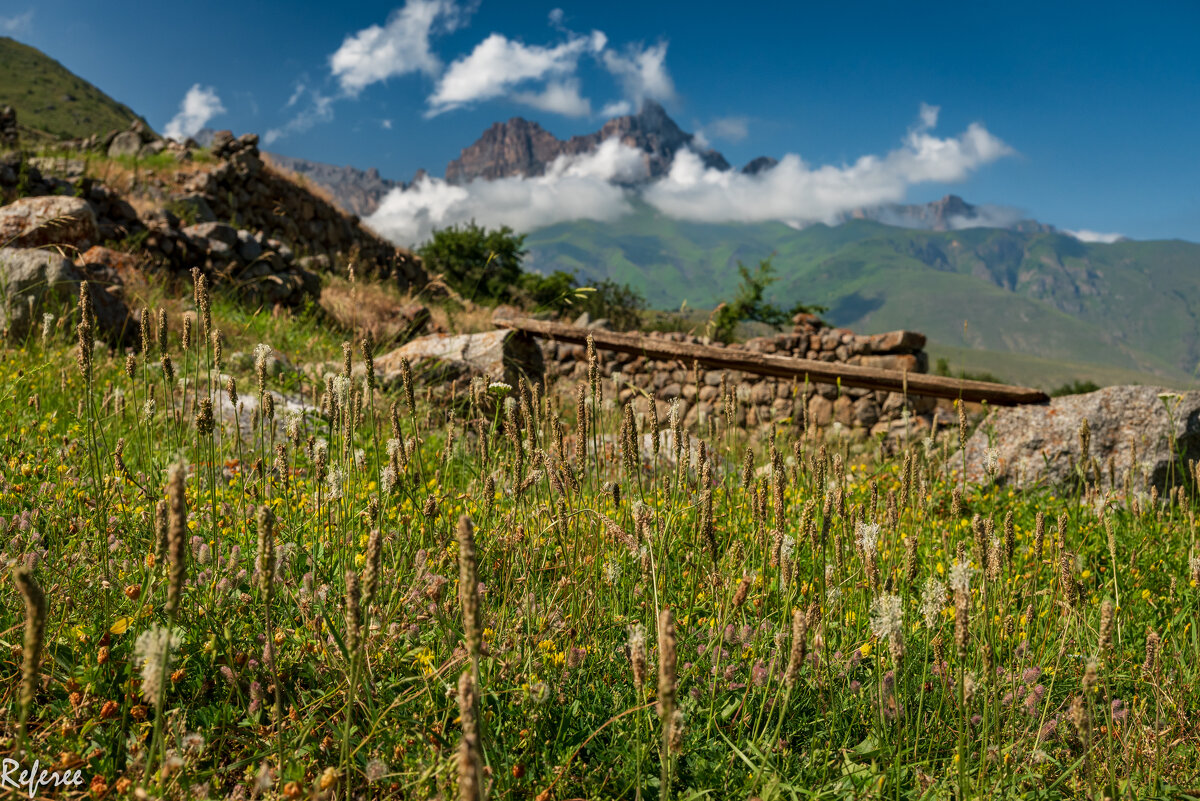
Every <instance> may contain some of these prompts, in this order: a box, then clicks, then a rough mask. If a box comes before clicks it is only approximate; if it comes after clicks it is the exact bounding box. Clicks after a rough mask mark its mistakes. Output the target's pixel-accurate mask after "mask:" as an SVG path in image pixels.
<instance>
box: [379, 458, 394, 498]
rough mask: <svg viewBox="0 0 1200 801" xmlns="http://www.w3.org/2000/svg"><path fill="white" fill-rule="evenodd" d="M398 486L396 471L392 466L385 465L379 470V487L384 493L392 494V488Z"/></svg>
mask: <svg viewBox="0 0 1200 801" xmlns="http://www.w3.org/2000/svg"><path fill="white" fill-rule="evenodd" d="M395 486H396V471H395V470H394V469H392V466H391V465H390V464H389V465H384V466H383V467H382V468H380V470H379V489H380V490H382V491H383V494H384V495H389V494H391V491H392V488H393V487H395Z"/></svg>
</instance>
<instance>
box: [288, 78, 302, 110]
mask: <svg viewBox="0 0 1200 801" xmlns="http://www.w3.org/2000/svg"><path fill="white" fill-rule="evenodd" d="M307 91H308V86H307V85H305V83H304V82H303V81H298V82H297V83H296V88H295V89H293V90H292V94H291V96H289V97H288V100H287V102H286V103H284V104H283V107H284V108H291V107H292V106H294V105H296V104H297V103H299V102H300V98H302V97H304V93H305V92H307Z"/></svg>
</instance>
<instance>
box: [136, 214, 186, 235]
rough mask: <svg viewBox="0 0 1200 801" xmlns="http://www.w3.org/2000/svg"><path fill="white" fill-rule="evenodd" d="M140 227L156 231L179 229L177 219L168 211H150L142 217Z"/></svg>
mask: <svg viewBox="0 0 1200 801" xmlns="http://www.w3.org/2000/svg"><path fill="white" fill-rule="evenodd" d="M142 225H144V226H146V227H147V228H150V229H152V230H157V231H170V230H172V229H175V228H178V227H179V218H178V217H176V216H175V213H174V212H172V211H171V210H170V209H150V210H149V211H148V212H146V213H145V214H143V215H142Z"/></svg>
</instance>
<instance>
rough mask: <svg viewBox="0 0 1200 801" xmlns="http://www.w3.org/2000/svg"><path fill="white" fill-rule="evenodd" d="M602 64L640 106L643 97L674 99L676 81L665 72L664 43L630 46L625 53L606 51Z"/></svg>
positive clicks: (667, 100)
mask: <svg viewBox="0 0 1200 801" xmlns="http://www.w3.org/2000/svg"><path fill="white" fill-rule="evenodd" d="M602 60H603V62H604V66H605V67H606V68H607V69H608V71H609V72H611V73H612V74H613V75H614V76H616V78H617V80H619V81H620V82H621V85H622V87H624V89H625V96H626V97H627V98H628V99H629V100H630V101H632V102H633V105H634V107H640V106H641V105H642V101H643V100H645V99H646V98H650V99H653V100H661V101H662V102H664V103H669V102H671V101H673V100H674V99H675V82H674V81H672V80H671V76H670V74H669V73H668V72H667V64H666V60H667V43H666V42H659V43H658V44H656V45H653V46H651V47H641V46H638V45H630V46H629V47H627V48H626V49H625V54H624V55H622V54H619V53H616V52H614V51H612V50H605V51H604V53H603V54H602Z"/></svg>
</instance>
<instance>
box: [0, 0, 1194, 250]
mask: <svg viewBox="0 0 1200 801" xmlns="http://www.w3.org/2000/svg"><path fill="white" fill-rule="evenodd" d="M833 6H834V4H815V3H813V4H807V5H801V4H783V3H781V4H778V5H776V6H770V5H768V4H750V3H748V4H739V5H736V6H733V7H731V6H729V5H727V4H715V3H703V2H691V3H687V4H666V3H645V2H620V1H617V2H608V3H604V4H597V3H569V2H559V1H557V0H550V2H546V3H543V4H539V3H530V2H523V3H520V4H514V3H500V2H496V0H480V2H478V3H476V4H474V5H473V6H472V5H471V4H470V3H468V2H455V0H407V5H406V3H405V2H391V3H343V4H330V3H303V2H298V3H287V4H284V3H275V4H270V3H254V4H248V3H230V2H223V1H222V0H215V1H214V2H210V3H208V4H205V5H204V6H203V7H200V6H195V5H192V4H174V3H164V4H159V5H157V6H155V7H154V10H153V13H150V12H148V11H147V10H146V7H145V6H144V4H139V3H133V2H120V1H114V2H108V3H104V4H98V3H81V2H62V1H61V0H37V1H36V2H28V3H24V4H23V3H22V0H15V1H14V0H3V2H0V33H7V34H9V35H12V36H14V37H15V38H17V39H19V40H21V41H25V42H28V43H30V44H32V45H34V46H36V47H38V48H40V49H42V50H43V51H45V52H47V53H48V54H50V55H51V56H53V57H54V58H56V59H58V60H59V61H61V62H62V63H63V64H64V65H65V66H67V67H68V68H69V69H71V70H73V71H75V72H77V73H78V74H80V75H82V76H83V77H85V78H87V79H88V80H90V81H92V82H93V83H95V84H96V85H98V86H99V87H100V88H101V89H103V90H104V91H106V92H108V93H109V94H110V95H112V96H113V97H115V98H117V99H118V100H120V101H122V102H124V103H127V104H128V105H130V106H131V107H132V108H134V109H135V110H137V111H138V112H140V113H141V114H143V115H144V116H145V117H146V118H147V119H148V120H149V121H150V123H151V124H152V125H153V126H154V127H155V128H157V129H158V130H160V131H161V130H164V129H166V127H167V126H168V123H169V121H170V120H172V118H173V117H175V116H176V114H177V112H179V110H180V104H181V102H182V101H183V99H184V97H185V95H186V94H187V93H188V92H189V89H191V88H192V87H194V86H196V85H199V87H200V89H201V90H205V91H206V90H210V89H211V94H205V92H202V93H201V94H200V95H196V96H194V97H193V100H194V101H197V100H199V101H203V100H204V98H205V97H207V98H208V99H209V103H208V104H207V105H208V107H209V109H210V110H211V109H212V108H215V107H216V106H217V103H214V102H212V101H213V100H214V99H215V100H218V101H219V107H220V108H222V109H223V111H222V112H221V113H218V114H215V115H214V116H212V118H211V119H210V120H208V122H207V124H208V125H210V126H211V127H228V128H232V129H233V130H234V131H235V132H242V131H255V132H258V133H260V134H264V135H265V134H266V132H268V131H271V130H275V131H278V132H279V134H278V135H277V137H276V138H274V139H273V141H272V142H271V144H270V146H269V149H272V150H275V151H278V152H281V153H285V154H288V155H294V156H300V157H304V158H310V159H314V160H320V161H326V162H332V163H335V164H354V165H356V166H360V167H369V166H376V167H378V168H379V169H380V171H381V172H382V173H383V174H384V175H386V176H389V177H394V178H400V179H409V178H411V176H412V174H413V173H414V172H415V171H416V170H417V169H418V168H422V167H424V168H426V169H428V170H429V171H430V172H431V173H433V174H434V175H440V174H441V173H442V171H443V170H444V169H445V165H446V162H447V161H448V160H450V159H451V158H454V157H455V156H457V155H458V152H459V150H460V149H461V148H462V147H464V146H466V145H468V144H470V143H471V142H472V141H474V139H475V138H476V137H477V136H478V135H479V133H480V132H481V131H482V130H483V129H484V128H486V127H487V126H488V125H489V124H491V123H492V122H494V121H496V120H502V119H507V118H509V117H511V116H515V115H520V116H524V117H527V118H529V119H534V120H537V121H538V122H540V123H541V124H542V125H543V126H544V127H546V128H547V129H549V130H550V131H552V132H553V133H555V134H556V135H558V136H560V137H565V136H569V135H571V134H576V133H583V132H588V131H592V130H595V129H596V128H597V127H598V126H599V124H600V123H601V122H602V121H603V119H604V116H603V113H602V112H603V110H604V109H605V107H611V106H612V105H613V104H620V103H631V104H632V103H637V102H638V100H639V98H640V97H642V96H650V97H658V98H660V99H662V100H663V102H664V105H666V107H667V108H668V111H669V112H670V113H671V114H672V116H673V117H674V118H675V119H676V120H677V121H678V122H679V123H680V124H681V125H682V126H683V127H684V128H685V129H686V130H699V131H702V132H703V133H704V135H705V136H706V138H707V139H708V140H709V141H710V142H711V144H712V146H713V147H715V148H717V149H719V150H720V151H721V152H722V153H724V154H725V156H726V157H727V158H728V159H729V161H730V162H731V163H733V164H735V165H739V166H740V165H741V164H743V163H745V162H746V161H749V160H750V159H751V158H754V157H755V156H759V155H764V154H765V155H771V156H775V157H780V156H783V155H784V154H787V153H791V154H796V155H797V156H798V157H799V158H800V159H802V164H803V167H802V169H803V170H806V171H808V170H815V169H819V168H820V167H822V166H826V165H827V166H829V167H830V168H832V169H842V168H844V167H845V166H846V165H850V164H854V163H856V162H857V161H858V160H859V159H861V158H862V157H864V156H874V157H877V158H878V159H883V160H886V159H887V156H888V154H889V153H893V152H896V151H898V150H903V148H904V143H905V141H906V137H907V136H909V135H910V133H911V132H912V131H913V130H914V129H927V130H928V131H929V132H930V136H931V137H932V138H931V139H930V141H931V142H932V145H931V146H940V145H941V144H943V143H945V142H951V143H953V142H955V141H961V140H960V139H958V138H959V137H961V136H963V135H964V132H965V131H967V129H968V126H970V125H971V124H972V123H975V124H977V125H978V126H980V127H981V129H982V130H984V131H986V133H987V135H988V136H989V137H991V138H992V139H993V140H994V141H995V142H999V143H1002V144H1003V145H1004V146H1005V147H1004V149H1003V151H1002V152H1000V151H993V152H992V153H991V155H988V156H985V157H980V158H976V159H974V160H973V161H969V163H965V164H963V165H960V166H962V169H960V170H957V171H955V170H950V171H949V172H947V173H945V175H949V177H950V178H951V180H945V181H943V180H937V179H936V177H935V178H934V180H923V179H920V178H914V177H913V176H912V174H911V173H905V176H904V177H902V178H901V179H899V180H900V188H899V189H898V190H896V189H894V188H893V189H890V190H889V191H892V192H893V194H894V191H900V192H902V193H903V196H904V197H905V198H906V199H908V200H910V201H924V200H928V199H932V198H935V197H938V196H940V195H942V194H944V193H946V192H947V191H953V192H956V193H958V194H961V195H963V196H964V197H966V198H967V199H968V200H970V201H972V202H976V203H989V204H997V205H999V206H1006V207H1014V208H1017V209H1020V210H1022V211H1023V212H1025V213H1027V214H1029V215H1030V216H1034V217H1036V218H1038V219H1040V220H1043V221H1046V222H1051V223H1054V224H1056V225H1058V226H1060V227H1063V228H1067V229H1074V230H1089V231H1097V232H1119V233H1122V234H1125V235H1128V236H1132V237H1135V238H1171V237H1180V238H1185V239H1190V240H1194V241H1200V159H1198V158H1197V152H1196V149H1197V143H1198V142H1200V90H1198V88H1200V55H1198V53H1200V47H1197V46H1196V41H1195V38H1196V34H1197V31H1200V6H1198V5H1197V4H1195V3H1194V2H1190V3H1183V2H1180V3H1157V4H1140V5H1135V4H1129V3H1120V4H1107V3H1088V4H1083V3H1078V4H1076V3H1056V4H1044V3H1039V4H1032V3H1031V4H1019V3H1004V4H999V3H988V4H982V3H980V4H971V3H960V4H956V5H955V6H953V7H940V8H938V7H935V5H934V4H923V5H917V4H900V3H878V4H865V3H864V4H858V5H857V6H856V7H854V8H848V7H843V6H842V5H841V4H839V7H837V8H834V7H833ZM556 8H557V9H560V10H561V11H560V13H555V14H553V15H552V13H551V12H552V11H553V10H554V9H556ZM422 14H424V15H426V16H427V17H429V18H431V19H432V24H430V25H427V26H425V27H424V28H422V26H421V25H420V24H419V23H420V18H421V15H422ZM405 15H408V16H407V17H405ZM401 18H404V19H408V20H409V22H410V23H412V24H409V23H403V20H401ZM397 20H401V22H397ZM389 21H391V22H392V24H390V25H389ZM372 26H378V28H377V29H374V30H373V29H372ZM414 30H415V31H416V34H413V33H412V31H414ZM423 30H424V31H425V33H426V34H427V35H421V33H422V31H423ZM397 31H399V34H397ZM596 31H598V32H601V33H602V36H598V35H597V34H596V33H594V32H596ZM489 48H490V50H489ZM501 51H502V52H501ZM489 52H490V53H492V54H493V55H495V54H496V53H499V55H498V56H496V57H495V58H493V59H491V60H489V59H488V58H487V56H488V54H489ZM335 53H336V54H339V58H338V59H333V56H334V54H335ZM473 55H474V56H475V57H476V58H474V59H473V60H472V58H471V57H472V56H473ZM522 66H523V67H524V68H525V72H524V73H523V74H527V75H531V76H533V77H529V78H526V79H525V80H523V81H509V82H505V81H504V80H502V78H504V77H505V76H504V75H501V74H500V73H502V72H506V71H507V73H506V74H507V77H510V78H513V77H516V76H517V74H518V73H519V72H520V70H519V69H518V68H519V67H522ZM639 67H640V69H639ZM335 68H336V69H337V74H335ZM289 100H294V102H292V104H291V105H289ZM923 104H929V105H931V106H936V107H938V108H939V109H940V113H939V114H938V115H936V126H935V127H930V126H928V125H924V126H923V124H922V122H921V119H922V117H921V109H922V107H923ZM194 106H195V107H196V108H197V109H198V110H203V107H204V106H205V103H203V102H199V103H198V105H195V104H194ZM535 106H542V108H537V107H535ZM554 109H557V110H554ZM435 112H436V113H435ZM200 116H204V115H202V114H201V115H200ZM306 118H307V119H308V120H309V121H311V122H312V124H311V125H310V126H306V125H305V124H303V121H304V120H305V119H306ZM195 119H198V118H193V120H192V121H193V122H194V121H195ZM298 119H299V120H300V122H297V120H298ZM185 122H186V121H185ZM926 122H928V120H927V121H926ZM289 125H290V127H289ZM185 127H186V126H185ZM935 172H936V171H935ZM804 174H805V175H809V173H808V172H805V173H804ZM938 175H941V173H938ZM840 177H842V173H839V178H840ZM789 213H790V212H789Z"/></svg>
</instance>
